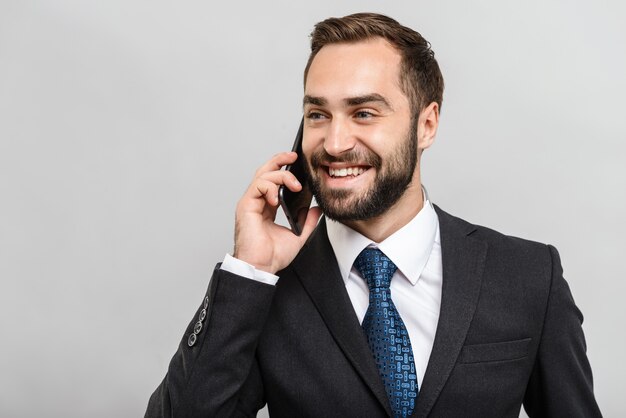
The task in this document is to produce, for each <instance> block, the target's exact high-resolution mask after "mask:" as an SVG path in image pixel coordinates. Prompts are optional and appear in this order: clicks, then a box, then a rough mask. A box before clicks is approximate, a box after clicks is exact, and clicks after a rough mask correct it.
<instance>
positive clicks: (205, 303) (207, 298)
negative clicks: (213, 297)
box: [203, 296, 209, 309]
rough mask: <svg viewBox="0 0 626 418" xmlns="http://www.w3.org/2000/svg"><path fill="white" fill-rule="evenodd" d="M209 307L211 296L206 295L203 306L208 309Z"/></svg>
mask: <svg viewBox="0 0 626 418" xmlns="http://www.w3.org/2000/svg"><path fill="white" fill-rule="evenodd" d="M208 307H209V297H208V296H205V297H204V303H203V308H204V309H206V308H208Z"/></svg>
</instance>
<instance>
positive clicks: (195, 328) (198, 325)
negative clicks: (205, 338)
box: [193, 321, 202, 334]
mask: <svg viewBox="0 0 626 418" xmlns="http://www.w3.org/2000/svg"><path fill="white" fill-rule="evenodd" d="M200 331H202V322H200V321H198V322H196V325H194V326H193V332H194V334H200Z"/></svg>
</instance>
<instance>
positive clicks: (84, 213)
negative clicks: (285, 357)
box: [0, 0, 626, 418]
mask: <svg viewBox="0 0 626 418" xmlns="http://www.w3.org/2000/svg"><path fill="white" fill-rule="evenodd" d="M357 11H378V12H382V13H385V14H388V15H390V16H392V17H395V18H396V19H398V20H399V21H400V22H401V23H403V24H405V25H408V26H410V27H412V28H415V29H416V30H418V31H419V32H421V33H422V34H423V35H424V36H425V37H426V38H427V39H428V40H429V41H430V42H431V43H432V45H433V49H434V50H435V52H436V57H437V58H438V60H439V63H440V66H441V68H442V71H443V74H444V77H445V80H446V91H445V95H444V104H443V112H442V115H441V121H440V122H441V125H440V129H439V134H438V137H437V140H436V142H435V144H434V146H433V147H432V148H431V150H429V151H427V152H426V153H425V154H424V157H423V180H424V183H425V185H426V186H427V188H428V190H429V193H430V196H431V198H432V200H433V201H434V202H435V203H437V204H439V205H440V206H441V207H442V208H443V209H444V210H447V211H449V212H451V213H453V214H455V215H458V216H461V217H463V218H465V219H467V220H469V221H471V222H474V223H478V224H483V225H488V226H490V227H492V228H495V229H498V230H500V231H502V232H505V233H507V234H511V235H518V236H522V237H525V238H530V239H534V240H538V241H543V242H547V243H551V244H554V245H556V246H557V248H558V249H559V251H560V253H561V256H562V260H563V265H564V268H565V276H566V278H567V279H568V281H569V283H570V286H571V288H572V291H573V294H574V297H575V299H576V302H577V304H578V305H579V307H580V308H581V310H582V311H583V313H584V314H585V323H584V329H585V332H586V336H587V342H588V354H589V358H590V360H591V363H592V366H593V370H594V377H595V389H596V395H597V399H598V401H599V403H600V406H601V408H602V410H603V412H604V414H605V415H606V416H607V417H618V416H624V414H626V407H625V406H624V401H623V387H624V383H623V379H624V378H625V373H624V372H625V370H626V368H625V367H626V366H625V364H624V362H623V360H622V357H623V353H624V351H625V349H626V347H625V338H624V325H625V321H624V320H625V317H626V308H625V307H624V306H625V305H626V303H625V302H624V300H623V299H624V297H625V296H626V285H625V284H624V274H623V267H622V263H621V261H623V260H624V258H625V256H626V245H625V241H624V237H625V236H626V226H625V222H624V220H623V217H624V214H625V213H626V197H625V190H626V169H625V165H624V152H625V151H626V145H625V140H626V122H625V120H626V118H625V116H624V113H625V111H626V109H625V106H624V98H625V97H626V81H625V77H624V74H626V56H625V55H626V53H625V52H626V51H625V49H626V47H625V46H624V45H625V40H626V26H625V25H624V21H626V13H625V6H624V5H623V2H621V1H619V0H613V1H601V0H600V1H594V2H589V1H550V0H548V1H535V0H531V1H525V2H519V1H518V2H512V1H502V0H482V1H481V0H479V1H471V2H465V1H456V2H455V1H449V0H448V1H436V2H435V1H431V2H426V1H398V0H394V1H390V2H386V3H383V2H382V1H373V0H370V1H360V2H356V1H352V2H350V1H346V2H339V1H336V0H335V1H327V0H324V1H316V2H307V3H304V2H302V3H298V2H292V1H280V2H271V3H267V2H249V3H243V2H237V1H233V2H229V3H227V2H219V3H217V2H209V1H183V2H180V1H179V2H174V1H135V0H133V1H121V0H108V1H101V2H97V1H78V0H76V1H70V0H57V1H24V0H21V1H17V0H16V1H11V0H0V202H1V204H0V279H1V282H0V283H1V288H0V331H1V334H0V335H1V338H2V345H1V348H0V350H1V355H0V416H2V417H15V418H19V417H138V416H142V415H143V413H144V410H145V406H146V404H147V401H148V398H149V396H150V394H151V393H152V391H153V390H154V389H155V387H156V386H157V385H158V384H159V382H160V381H161V379H162V378H163V376H164V374H165V372H166V370H167V365H168V362H169V359H170V357H171V356H172V354H174V352H175V350H176V347H177V345H178V343H179V341H180V338H181V337H182V333H183V331H184V329H185V327H186V325H187V323H188V322H189V321H190V320H191V319H192V316H193V314H194V312H195V310H196V308H197V306H198V305H199V303H200V302H201V300H202V297H203V293H204V291H205V289H206V287H207V284H208V279H209V277H210V273H211V270H212V269H213V266H214V265H215V263H216V262H218V261H220V260H221V259H222V258H223V256H224V254H225V253H226V252H227V251H230V250H231V248H232V235H233V232H232V231H233V213H234V207H235V204H236V202H237V200H238V198H239V196H240V195H241V194H242V193H243V191H244V189H245V188H246V186H247V184H248V183H249V181H250V180H251V178H252V175H253V173H254V171H255V170H256V168H257V167H258V166H259V165H260V164H262V163H263V162H264V161H265V160H266V159H268V158H269V157H270V156H271V155H273V154H274V153H276V152H278V151H282V150H288V149H289V148H290V147H291V144H292V140H293V136H294V134H295V131H296V129H297V125H298V123H299V119H300V117H301V98H302V70H303V68H304V64H305V61H306V58H307V56H308V41H309V39H308V34H309V33H310V31H311V29H312V27H313V24H314V23H316V22H318V21H320V20H322V19H324V18H326V17H329V16H343V15H345V14H349V13H353V12H357ZM263 414H265V413H262V416H265V415H263Z"/></svg>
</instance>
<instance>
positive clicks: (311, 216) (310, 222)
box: [300, 206, 322, 241]
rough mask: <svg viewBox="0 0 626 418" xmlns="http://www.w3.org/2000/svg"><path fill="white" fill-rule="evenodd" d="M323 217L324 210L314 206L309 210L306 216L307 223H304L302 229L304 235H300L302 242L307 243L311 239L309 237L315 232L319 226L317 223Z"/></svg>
mask: <svg viewBox="0 0 626 418" xmlns="http://www.w3.org/2000/svg"><path fill="white" fill-rule="evenodd" d="M321 216H322V209H320V208H319V207H318V206H314V207H312V208H310V209H309V211H308V212H307V214H306V221H305V222H304V226H303V227H302V234H300V239H301V240H302V241H306V240H307V239H308V238H309V235H311V233H312V232H313V230H314V229H315V227H316V226H317V222H318V221H319V219H320V217H321Z"/></svg>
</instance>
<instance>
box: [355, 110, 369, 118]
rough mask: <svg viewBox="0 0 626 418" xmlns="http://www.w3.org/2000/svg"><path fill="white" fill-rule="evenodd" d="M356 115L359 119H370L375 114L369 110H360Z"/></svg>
mask: <svg viewBox="0 0 626 418" xmlns="http://www.w3.org/2000/svg"><path fill="white" fill-rule="evenodd" d="M354 117H355V118H357V119H370V118H373V117H374V114H373V113H372V112H370V111H368V110H359V111H357V112H354Z"/></svg>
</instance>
